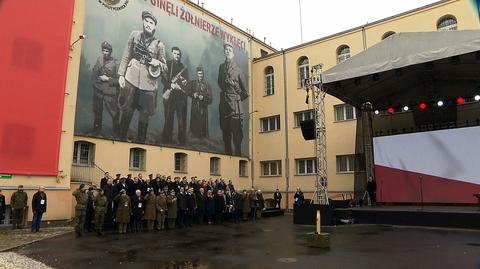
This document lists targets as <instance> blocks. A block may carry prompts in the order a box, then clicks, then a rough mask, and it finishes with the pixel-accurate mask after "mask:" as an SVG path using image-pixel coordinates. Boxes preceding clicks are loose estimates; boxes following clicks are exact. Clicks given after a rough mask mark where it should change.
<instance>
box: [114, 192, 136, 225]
mask: <svg viewBox="0 0 480 269" xmlns="http://www.w3.org/2000/svg"><path fill="white" fill-rule="evenodd" d="M113 201H114V202H115V205H116V211H115V221H116V222H117V223H118V233H119V234H125V233H127V225H128V223H129V222H130V215H131V214H132V204H131V202H130V197H128V195H127V192H126V191H125V189H122V190H120V193H119V194H118V195H117V196H115V198H114V199H113Z"/></svg>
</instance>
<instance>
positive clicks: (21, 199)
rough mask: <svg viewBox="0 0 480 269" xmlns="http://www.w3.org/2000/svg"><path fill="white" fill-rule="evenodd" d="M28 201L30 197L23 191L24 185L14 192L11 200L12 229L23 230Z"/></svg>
mask: <svg viewBox="0 0 480 269" xmlns="http://www.w3.org/2000/svg"><path fill="white" fill-rule="evenodd" d="M27 201H28V195H27V193H26V192H24V191H23V185H19V186H18V190H17V191H16V192H14V193H13V194H12V197H11V198H10V206H11V207H12V229H21V228H22V225H23V219H24V214H25V209H26V208H27Z"/></svg>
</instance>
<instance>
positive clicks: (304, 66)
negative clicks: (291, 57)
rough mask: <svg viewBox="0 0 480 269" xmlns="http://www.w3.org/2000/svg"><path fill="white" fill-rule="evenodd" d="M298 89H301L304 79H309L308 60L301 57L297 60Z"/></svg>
mask: <svg viewBox="0 0 480 269" xmlns="http://www.w3.org/2000/svg"><path fill="white" fill-rule="evenodd" d="M297 65H298V88H303V86H304V85H305V79H307V78H310V72H309V70H310V68H309V66H308V65H309V61H308V58H307V57H305V56H303V57H300V59H298V62H297Z"/></svg>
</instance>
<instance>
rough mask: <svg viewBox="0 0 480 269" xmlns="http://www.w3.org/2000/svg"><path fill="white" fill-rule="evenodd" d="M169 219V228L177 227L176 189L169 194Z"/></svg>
mask: <svg viewBox="0 0 480 269" xmlns="http://www.w3.org/2000/svg"><path fill="white" fill-rule="evenodd" d="M167 213H168V214H167V220H168V229H175V221H176V220H177V196H175V191H174V190H171V191H170V195H168V196H167Z"/></svg>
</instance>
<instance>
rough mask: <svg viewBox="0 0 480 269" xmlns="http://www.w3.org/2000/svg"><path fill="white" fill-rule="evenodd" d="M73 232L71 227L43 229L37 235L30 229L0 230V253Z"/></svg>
mask: <svg viewBox="0 0 480 269" xmlns="http://www.w3.org/2000/svg"><path fill="white" fill-rule="evenodd" d="M71 231H73V228H72V227H52V228H43V229H42V230H41V231H40V232H39V233H32V232H30V229H21V230H10V229H1V230H0V252H2V251H8V250H10V249H12V248H16V247H19V246H23V245H25V244H30V243H33V242H37V241H39V240H43V239H47V238H51V237H55V236H58V235H62V234H65V233H69V232H71ZM0 268H1V267H0Z"/></svg>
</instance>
